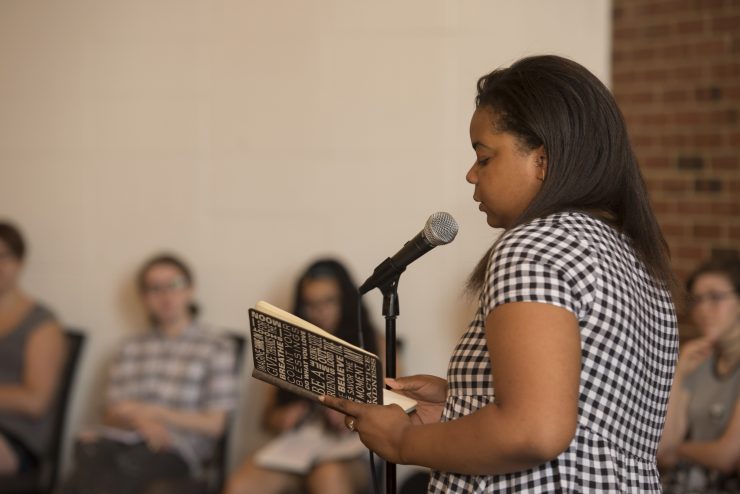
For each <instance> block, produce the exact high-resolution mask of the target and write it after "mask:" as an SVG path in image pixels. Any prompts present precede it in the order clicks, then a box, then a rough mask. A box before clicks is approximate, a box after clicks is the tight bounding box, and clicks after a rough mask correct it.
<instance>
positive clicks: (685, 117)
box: [673, 111, 707, 125]
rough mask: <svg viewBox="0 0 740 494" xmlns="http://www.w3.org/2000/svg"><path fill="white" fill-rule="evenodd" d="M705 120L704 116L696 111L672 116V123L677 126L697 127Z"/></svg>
mask: <svg viewBox="0 0 740 494" xmlns="http://www.w3.org/2000/svg"><path fill="white" fill-rule="evenodd" d="M706 120H707V117H706V114H704V113H702V112H698V111H687V112H677V113H675V114H674V115H673V122H674V123H677V124H679V125H698V124H700V123H703V122H704V121H706Z"/></svg>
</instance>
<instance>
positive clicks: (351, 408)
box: [319, 395, 366, 417]
mask: <svg viewBox="0 0 740 494" xmlns="http://www.w3.org/2000/svg"><path fill="white" fill-rule="evenodd" d="M319 401H320V402H321V403H323V404H324V405H326V406H328V407H329V408H333V409H334V410H336V411H338V412H342V413H343V414H345V415H352V416H353V417H357V416H358V415H360V414H361V413H362V410H363V408H364V407H365V406H366V405H363V404H362V403H357V402H354V401H351V400H345V399H343V398H337V397H336V396H328V395H323V396H320V397H319Z"/></svg>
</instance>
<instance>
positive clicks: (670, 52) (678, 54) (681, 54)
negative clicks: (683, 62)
mask: <svg viewBox="0 0 740 494" xmlns="http://www.w3.org/2000/svg"><path fill="white" fill-rule="evenodd" d="M691 51H692V47H691V46H690V45H688V44H686V43H681V44H678V45H667V46H664V47H662V48H660V49H658V56H659V57H660V58H661V59H663V60H665V59H670V58H686V57H687V56H688V55H689V53H690V52H691Z"/></svg>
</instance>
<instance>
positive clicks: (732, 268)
mask: <svg viewBox="0 0 740 494" xmlns="http://www.w3.org/2000/svg"><path fill="white" fill-rule="evenodd" d="M705 274H717V275H720V276H724V277H725V278H727V280H728V281H729V282H730V284H731V285H732V288H733V289H734V290H735V293H736V294H739V295H740V259H713V260H711V261H707V262H705V263H704V264H702V265H701V266H699V267H698V268H696V270H695V271H694V272H693V273H691V275H690V276H689V278H688V279H687V280H686V291H687V292H691V289H692V288H693V287H694V283H696V280H698V279H699V277H700V276H703V275H705Z"/></svg>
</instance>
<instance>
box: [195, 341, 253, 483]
mask: <svg viewBox="0 0 740 494" xmlns="http://www.w3.org/2000/svg"><path fill="white" fill-rule="evenodd" d="M226 336H228V337H229V338H231V340H232V341H233V343H234V353H235V355H236V359H235V365H234V373H235V374H236V376H237V377H238V376H239V374H240V372H241V367H242V362H243V361H244V350H245V347H246V345H247V340H246V338H245V337H244V336H241V335H239V334H236V333H233V332H228V333H226ZM233 422H234V416H233V414H229V416H228V417H227V418H226V426H225V427H224V433H223V435H221V438H220V439H219V440H218V442H217V443H216V447H215V450H214V454H213V458H211V460H210V461H209V462H208V463H207V464H206V469H205V481H206V484H207V491H208V492H213V493H220V492H221V491H222V490H223V486H224V483H225V480H226V470H227V468H228V466H229V461H228V460H229V444H230V438H231V428H232V425H233Z"/></svg>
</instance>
